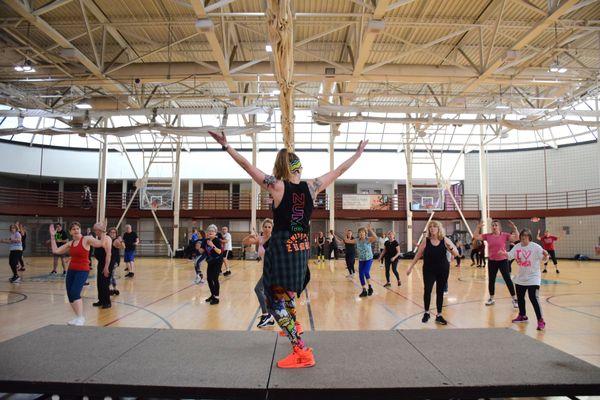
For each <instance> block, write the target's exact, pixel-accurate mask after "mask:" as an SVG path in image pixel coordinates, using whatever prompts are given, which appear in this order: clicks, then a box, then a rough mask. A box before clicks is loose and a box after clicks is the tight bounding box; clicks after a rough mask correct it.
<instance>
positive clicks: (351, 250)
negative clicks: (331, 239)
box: [344, 238, 356, 254]
mask: <svg viewBox="0 0 600 400" xmlns="http://www.w3.org/2000/svg"><path fill="white" fill-rule="evenodd" d="M351 239H354V238H351ZM344 246H345V247H346V254H355V253H356V244H355V243H346V242H344Z"/></svg>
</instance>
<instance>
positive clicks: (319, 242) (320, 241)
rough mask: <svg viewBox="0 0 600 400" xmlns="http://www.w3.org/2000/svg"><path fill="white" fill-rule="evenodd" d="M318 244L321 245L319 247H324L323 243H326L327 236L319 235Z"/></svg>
mask: <svg viewBox="0 0 600 400" xmlns="http://www.w3.org/2000/svg"><path fill="white" fill-rule="evenodd" d="M317 244H318V245H319V247H323V245H324V244H325V236H323V237H318V238H317Z"/></svg>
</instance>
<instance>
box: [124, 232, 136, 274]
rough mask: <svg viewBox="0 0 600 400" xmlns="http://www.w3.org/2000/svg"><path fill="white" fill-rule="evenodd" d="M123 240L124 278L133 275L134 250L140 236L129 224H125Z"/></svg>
mask: <svg viewBox="0 0 600 400" xmlns="http://www.w3.org/2000/svg"><path fill="white" fill-rule="evenodd" d="M123 242H124V243H125V254H124V255H123V259H124V261H125V271H128V272H127V274H126V275H125V278H133V277H134V275H135V250H136V248H137V245H138V244H140V238H139V237H138V235H137V233H135V232H134V231H133V228H132V227H131V225H129V224H127V225H125V233H124V234H123Z"/></svg>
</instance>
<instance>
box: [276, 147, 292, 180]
mask: <svg viewBox="0 0 600 400" xmlns="http://www.w3.org/2000/svg"><path fill="white" fill-rule="evenodd" d="M292 154H294V153H289V152H288V150H287V149H281V150H279V151H278V152H277V158H275V165H274V166H273V176H275V178H276V179H279V180H283V181H289V180H290V177H291V176H292V172H291V171H290V155H292Z"/></svg>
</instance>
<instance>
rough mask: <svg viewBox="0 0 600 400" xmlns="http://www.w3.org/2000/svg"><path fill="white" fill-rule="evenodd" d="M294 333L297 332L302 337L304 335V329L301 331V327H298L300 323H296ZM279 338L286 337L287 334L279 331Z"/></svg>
mask: <svg viewBox="0 0 600 400" xmlns="http://www.w3.org/2000/svg"><path fill="white" fill-rule="evenodd" d="M295 325H296V332H298V335H302V334H303V333H304V329H302V325H300V322H298V321H296V324H295ZM279 336H287V333H285V332H284V331H279Z"/></svg>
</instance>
